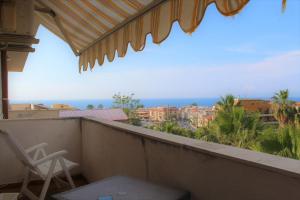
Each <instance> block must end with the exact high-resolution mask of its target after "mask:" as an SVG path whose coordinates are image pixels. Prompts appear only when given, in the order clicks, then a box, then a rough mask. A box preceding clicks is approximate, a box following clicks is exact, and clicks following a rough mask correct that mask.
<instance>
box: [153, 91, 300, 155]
mask: <svg viewBox="0 0 300 200" xmlns="http://www.w3.org/2000/svg"><path fill="white" fill-rule="evenodd" d="M288 97H289V92H288V90H282V91H279V92H278V93H276V94H275V95H274V97H272V110H273V111H272V112H273V113H274V117H275V118H276V119H277V121H278V124H275V125H268V124H264V123H263V122H262V121H261V120H260V117H259V113H256V112H247V111H245V110H244V109H243V107H240V106H238V105H235V103H234V99H235V97H234V96H233V95H227V96H225V97H222V98H221V100H220V101H219V102H218V103H217V113H216V116H215V118H214V120H213V121H212V122H211V123H210V124H209V125H208V126H207V127H203V128H199V129H197V130H196V131H191V130H187V129H184V128H181V127H180V126H179V125H178V124H177V122H174V121H166V122H162V123H159V124H157V125H154V126H150V127H149V128H151V129H154V130H157V131H163V132H168V133H172V134H175V135H182V136H185V137H190V138H195V139H201V140H205V141H210V142H217V143H221V144H227V145H232V146H236V147H241V148H246V149H251V150H256V151H261V152H265V153H270V154H275V155H280V156H284V157H289V158H294V159H300V110H299V109H296V108H295V106H293V104H294V102H293V101H290V100H289V98H288Z"/></svg>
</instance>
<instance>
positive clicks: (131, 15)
mask: <svg viewBox="0 0 300 200" xmlns="http://www.w3.org/2000/svg"><path fill="white" fill-rule="evenodd" d="M248 1H249V0H36V5H37V6H39V7H46V8H49V9H51V10H53V11H54V12H55V14H56V15H57V16H58V17H59V19H60V21H61V25H62V27H63V28H64V31H65V33H62V31H61V29H59V27H57V24H56V22H55V21H54V19H53V18H52V17H51V16H49V15H46V14H44V13H40V12H36V16H37V18H38V19H39V21H40V23H41V24H43V25H44V26H45V27H47V28H48V29H49V30H51V31H52V32H53V33H55V34H56V35H57V36H59V37H60V38H62V39H63V40H66V38H65V35H67V37H68V38H69V43H71V44H70V45H71V46H72V47H73V49H75V51H76V52H77V53H78V55H79V56H80V58H79V70H82V69H83V70H87V69H88V68H89V67H90V68H91V69H92V68H93V67H94V65H95V62H96V60H97V62H98V64H99V65H102V64H103V62H104V57H105V56H106V57H107V59H108V60H109V61H113V60H114V58H115V54H116V53H117V55H118V56H119V57H123V56H125V55H126V51H127V47H128V44H130V45H131V47H132V48H133V49H134V50H135V51H141V50H143V48H144V46H145V40H146V36H147V34H149V33H150V34H151V35H152V38H153V42H154V43H160V42H162V41H163V40H164V39H166V38H167V37H168V35H169V33H170V30H171V27H172V24H173V22H175V21H178V22H179V25H180V27H181V29H182V30H183V31H184V32H186V33H192V32H193V31H194V30H195V29H196V28H197V26H198V25H199V24H200V22H201V20H202V18H203V16H204V13H205V10H206V8H207V6H208V5H209V4H211V3H215V5H216V7H217V9H218V10H219V12H220V13H221V14H223V15H224V16H232V15H234V14H236V13H238V12H239V11H240V10H241V9H242V8H243V7H244V6H245V5H246V4H247V2H248ZM66 41H67V40H66Z"/></svg>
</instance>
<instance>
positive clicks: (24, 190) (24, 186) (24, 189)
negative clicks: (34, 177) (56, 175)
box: [20, 168, 38, 200]
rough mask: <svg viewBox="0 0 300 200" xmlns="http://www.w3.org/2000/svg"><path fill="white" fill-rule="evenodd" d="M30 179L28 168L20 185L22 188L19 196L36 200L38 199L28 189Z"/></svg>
mask: <svg viewBox="0 0 300 200" xmlns="http://www.w3.org/2000/svg"><path fill="white" fill-rule="evenodd" d="M30 179H31V172H30V169H29V168H26V169H25V176H24V181H23V184H22V188H21V192H20V194H21V195H25V196H27V197H28V198H29V199H30V200H38V197H37V196H36V195H34V194H33V193H32V192H31V191H30V190H29V189H28V188H27V186H28V184H29V182H30Z"/></svg>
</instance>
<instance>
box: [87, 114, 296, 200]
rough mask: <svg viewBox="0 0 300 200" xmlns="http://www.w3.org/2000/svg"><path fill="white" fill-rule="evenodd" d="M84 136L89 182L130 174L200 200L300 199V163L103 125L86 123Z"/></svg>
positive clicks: (178, 137) (139, 130) (135, 128)
mask: <svg viewBox="0 0 300 200" xmlns="http://www.w3.org/2000/svg"><path fill="white" fill-rule="evenodd" d="M82 137H83V138H82V161H83V162H82V164H83V165H82V171H83V174H84V176H85V177H86V178H87V179H88V180H89V181H95V180H99V179H102V178H105V177H109V176H113V175H128V176H133V177H138V178H141V179H145V180H149V181H154V182H156V183H160V184H165V185H168V186H173V187H175V188H181V189H185V190H188V191H190V192H191V194H192V199H201V200H218V199H222V200H235V199H236V200H241V199H243V200H247V199H249V200H255V199H259V200H266V199H272V200H277V199H278V200H282V199H289V200H299V199H300V161H296V160H292V159H286V158H281V157H277V156H271V155H267V154H263V153H257V152H252V151H248V150H243V149H238V148H234V147H229V146H225V145H219V144H213V143H207V142H201V141H197V140H192V139H188V138H183V137H180V136H174V135H170V134H165V133H159V132H155V131H151V130H147V129H143V128H137V127H133V126H130V125H124V124H121V123H117V122H105V121H103V120H101V121H99V120H97V121H96V120H93V119H83V120H82Z"/></svg>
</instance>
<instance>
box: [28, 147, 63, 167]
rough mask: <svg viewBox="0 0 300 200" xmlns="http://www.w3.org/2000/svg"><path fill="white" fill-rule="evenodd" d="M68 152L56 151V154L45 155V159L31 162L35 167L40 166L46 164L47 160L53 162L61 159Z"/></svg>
mask: <svg viewBox="0 0 300 200" xmlns="http://www.w3.org/2000/svg"><path fill="white" fill-rule="evenodd" d="M67 153H68V152H67V151H66V150H62V151H58V152H55V153H51V154H49V155H47V156H46V157H43V158H41V159H39V160H35V161H34V162H33V165H34V166H37V165H39V164H42V163H44V162H47V161H49V160H54V159H57V158H60V157H62V156H63V155H65V154H67Z"/></svg>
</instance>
